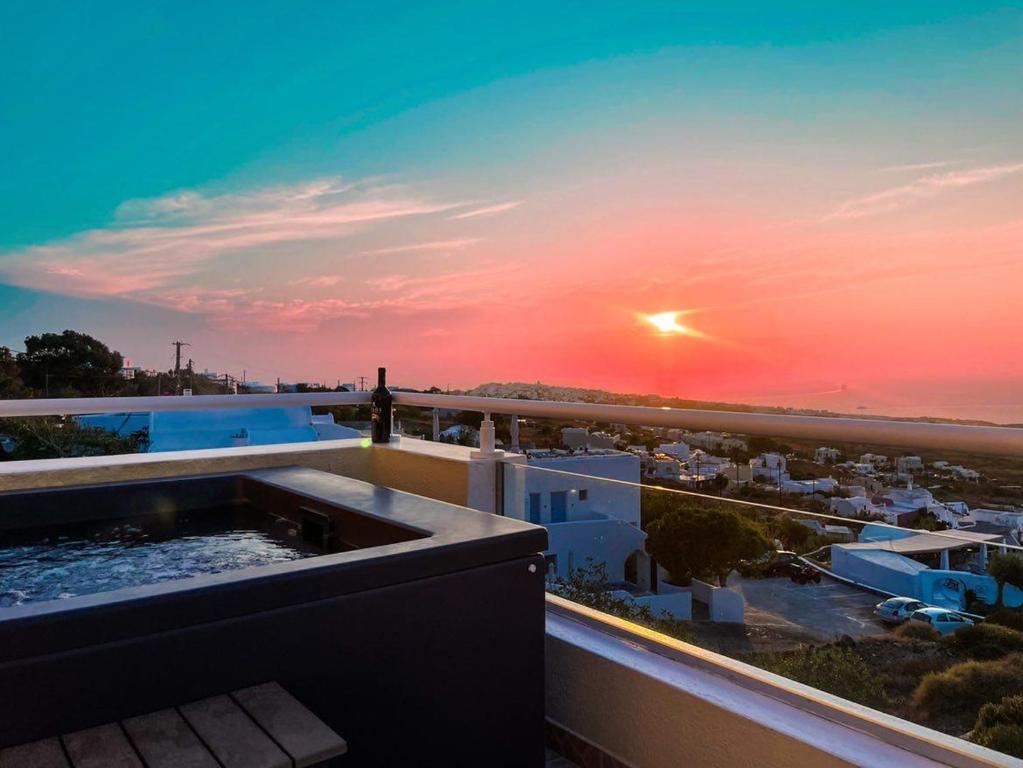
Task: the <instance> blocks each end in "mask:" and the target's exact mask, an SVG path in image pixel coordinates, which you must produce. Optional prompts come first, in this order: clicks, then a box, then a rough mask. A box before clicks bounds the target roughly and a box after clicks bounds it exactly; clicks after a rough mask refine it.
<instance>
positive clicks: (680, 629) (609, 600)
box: [547, 558, 693, 643]
mask: <svg viewBox="0 0 1023 768" xmlns="http://www.w3.org/2000/svg"><path fill="white" fill-rule="evenodd" d="M547 588H548V589H549V590H550V591H551V592H553V593H554V594H556V595H559V596H560V597H563V598H565V599H566V600H571V601H572V602H573V603H579V604H580V605H585V606H586V607H588V608H592V609H594V610H595V611H600V612H601V613H607V614H610V615H611V616H617V617H618V618H620V619H625V620H626V621H632V622H634V623H636V624H642V625H643V626H645V627H649V628H650V629H652V630H654V631H656V632H660V633H661V634H664V635H668V636H669V637H674V638H675V639H676V640H682V641H683V642H687V643H691V642H692V641H693V633H692V632H691V631H690V630H689V626H688V625H687V624H686V622H684V621H682V620H681V619H676V618H675V617H674V616H671V615H669V614H667V613H665V612H663V611H659V612H658V613H654V611H653V610H652V609H650V608H649V607H648V606H645V605H636V603H634V602H632V601H631V600H625V599H623V598H620V597H616V596H615V595H613V594H611V590H613V589H614V586H613V585H612V584H611V583H610V579H609V578H608V575H607V565H605V564H604V563H595V562H593V559H592V558H587V560H586V565H585V566H581V567H579V568H576V569H575V570H574V571H572V575H571V576H569V577H568V578H566V579H561V578H559V579H555V580H553V581H550V582H548V584H547Z"/></svg>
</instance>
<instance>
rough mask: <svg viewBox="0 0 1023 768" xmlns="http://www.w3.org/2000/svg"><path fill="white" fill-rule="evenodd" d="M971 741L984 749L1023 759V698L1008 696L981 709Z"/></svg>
mask: <svg viewBox="0 0 1023 768" xmlns="http://www.w3.org/2000/svg"><path fill="white" fill-rule="evenodd" d="M970 740H971V741H972V742H974V743H975V744H980V745H981V746H982V747H989V748H991V749H997V750H998V751H999V752H1005V753H1006V754H1008V755H1012V756H1013V757H1023V696H1007V697H1006V698H1004V699H1002V700H1001V701H1000V702H999V703H997V704H995V703H990V704H985V705H984V706H983V707H981V708H980V714H979V715H978V716H977V724H976V725H974V726H973V732H972V733H971V734H970Z"/></svg>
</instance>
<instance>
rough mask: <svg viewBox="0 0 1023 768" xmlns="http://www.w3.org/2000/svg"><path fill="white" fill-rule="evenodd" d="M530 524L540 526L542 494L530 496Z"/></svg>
mask: <svg viewBox="0 0 1023 768" xmlns="http://www.w3.org/2000/svg"><path fill="white" fill-rule="evenodd" d="M529 522H531V523H536V524H537V525H539V524H540V494H539V493H531V494H529Z"/></svg>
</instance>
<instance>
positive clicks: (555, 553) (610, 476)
mask: <svg viewBox="0 0 1023 768" xmlns="http://www.w3.org/2000/svg"><path fill="white" fill-rule="evenodd" d="M548 470H554V471H548ZM508 478H509V479H508V481H507V485H508V486H511V487H510V488H509V487H506V491H507V495H506V499H505V514H506V515H507V516H509V517H517V518H519V519H521V520H527V521H529V522H533V523H537V524H539V525H543V526H545V527H546V528H547V534H548V538H549V544H550V547H549V548H548V550H547V552H546V556H547V563H548V571H549V572H550V573H551V574H552V575H556V576H559V577H562V578H564V577H567V576H569V575H570V574H571V572H572V571H573V570H574V569H575V568H577V567H581V566H585V565H586V563H587V560H592V561H593V562H594V563H604V564H605V565H606V567H607V573H608V577H609V578H610V580H611V581H612V582H624V581H625V564H626V561H627V560H628V559H629V558H630V556H633V555H636V557H637V559H638V560H642V561H646V558H647V556H646V550H645V547H644V542H645V541H646V534H645V533H643V531H642V530H640V527H639V524H640V485H639V483H640V459H639V457H638V456H634V455H633V454H630V453H625V452H622V451H611V450H594V451H589V452H567V451H529V452H527V465H526V466H525V468H522V469H518V470H516V471H514V472H512V473H509V475H508ZM607 480H612V481H624V482H607ZM640 570H642V569H640Z"/></svg>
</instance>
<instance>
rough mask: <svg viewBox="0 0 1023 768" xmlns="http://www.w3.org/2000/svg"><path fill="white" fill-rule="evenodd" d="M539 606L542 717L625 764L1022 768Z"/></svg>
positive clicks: (601, 621) (592, 617)
mask: <svg viewBox="0 0 1023 768" xmlns="http://www.w3.org/2000/svg"><path fill="white" fill-rule="evenodd" d="M547 603H548V611H547V710H546V711H547V718H548V719H549V720H550V721H551V722H552V723H554V724H555V725H557V726H558V727H560V728H562V729H564V730H566V731H568V732H569V733H572V734H574V735H576V736H577V737H579V738H581V739H584V740H585V741H587V742H589V743H591V744H593V745H594V746H596V747H597V748H599V749H600V750H601V751H603V752H605V753H607V754H608V755H610V756H612V757H614V758H615V759H617V760H620V761H621V762H623V763H626V764H628V765H634V766H642V768H661V767H663V768H669V766H672V767H673V766H677V765H681V764H684V765H686V766H691V767H693V768H702V766H707V767H708V768H710V767H711V766H713V767H715V768H716V767H717V766H725V765H727V766H757V767H758V768H762V767H763V766H779V768H780V767H781V766H793V765H806V766H815V767H816V766H847V765H858V766H877V768H888V766H896V765H897V766H900V768H901V767H902V766H908V767H909V768H924V766H939V765H945V766H957V767H958V768H981V767H982V766H984V767H990V766H1023V761H1021V760H1016V759H1014V758H1012V757H1009V756H1007V755H1004V754H1001V753H998V752H994V751H992V750H988V749H984V748H983V747H979V746H977V745H975V744H970V743H969V742H966V741H963V740H961V739H957V738H954V737H951V736H947V735H945V734H942V733H938V732H937V731H933V730H931V729H928V728H924V727H922V726H919V725H916V724H914V723H910V722H907V721H905V720H901V719H899V718H896V717H892V716H889V715H885V714H883V713H880V712H876V711H874V710H871V709H869V708H867V707H863V706H860V705H858V704H854V703H852V702H849V701H845V700H843V699H840V698H838V697H836V696H832V695H830V694H827V693H824V692H822V691H817V690H815V689H813V688H810V687H808V686H805V685H801V684H799V683H796V682H793V681H791V680H787V679H785V678H783V677H780V676H778V675H774V674H771V673H769V672H765V671H764V670H760V669H757V668H755V667H752V666H750V665H748V664H744V663H742V662H739V661H735V660H734V659H729V658H727V657H724V656H720V655H718V654H715V653H711V652H710V651H705V650H703V649H701V648H697V647H695V646H691V645H688V644H686V643H682V642H680V641H677V640H674V639H672V638H669V637H667V636H665V635H661V634H659V633H657V632H654V631H652V630H648V629H646V628H644V627H639V626H637V625H635V624H631V623H630V622H627V621H623V620H621V619H617V618H615V617H613V616H607V615H605V614H601V613H599V612H597V611H593V610H591V609H588V608H585V607H583V606H578V605H575V604H573V603H569V602H568V601H565V600H563V599H561V598H557V597H554V596H551V595H548V597H547Z"/></svg>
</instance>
